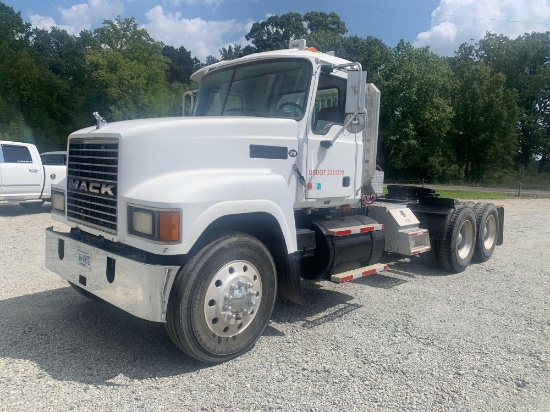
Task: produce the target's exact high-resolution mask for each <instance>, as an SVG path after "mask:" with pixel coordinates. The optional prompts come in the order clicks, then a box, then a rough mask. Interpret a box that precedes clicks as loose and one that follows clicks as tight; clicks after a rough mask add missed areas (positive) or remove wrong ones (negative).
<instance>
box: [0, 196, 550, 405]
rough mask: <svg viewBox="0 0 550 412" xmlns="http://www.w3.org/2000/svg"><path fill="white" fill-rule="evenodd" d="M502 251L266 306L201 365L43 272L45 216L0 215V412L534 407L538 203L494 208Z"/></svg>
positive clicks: (545, 321)
mask: <svg viewBox="0 0 550 412" xmlns="http://www.w3.org/2000/svg"><path fill="white" fill-rule="evenodd" d="M499 204H504V205H505V207H506V226H505V244H504V245H503V246H501V247H499V248H498V249H497V250H496V252H495V254H494V256H493V258H492V259H491V260H490V261H488V262H486V263H484V264H480V265H474V266H471V267H470V268H468V270H466V271H465V272H464V273H461V274H458V275H446V274H444V273H443V272H440V271H438V270H434V269H427V268H426V267H424V266H422V265H421V264H420V263H419V262H418V260H413V261H412V262H408V260H404V261H400V262H397V263H396V264H394V265H392V266H391V270H390V271H388V272H385V274H384V275H383V276H382V275H375V276H372V277H370V278H365V279H362V280H360V281H355V282H351V283H346V284H343V285H336V284H331V283H329V282H318V283H305V284H304V289H305V295H306V300H307V301H308V305H307V306H305V307H301V306H298V305H295V304H292V303H289V302H287V301H284V300H278V301H277V304H276V307H275V311H274V314H273V317H272V322H271V323H270V325H269V326H268V328H267V329H266V332H265V333H264V336H263V337H262V338H261V339H260V340H259V342H258V343H257V345H256V347H255V348H254V349H253V350H252V351H251V352H249V353H248V354H246V355H244V356H241V357H240V358H237V359H236V360H233V361H231V362H227V363H225V364H222V365H218V366H213V367H212V366H204V365H201V364H199V363H197V362H195V361H193V360H191V359H190V358H188V357H186V356H185V355H183V354H182V353H180V352H179V351H178V350H177V349H176V348H175V347H174V346H173V345H172V343H171V342H170V340H169V338H168V336H167V334H166V333H165V331H164V326H163V325H161V324H156V323H151V322H147V321H142V320H139V319H137V318H134V317H132V316H130V315H127V314H125V313H123V312H121V311H118V310H116V309H114V308H112V307H110V306H108V305H106V304H101V303H97V302H93V301H89V300H87V299H86V298H84V297H82V296H80V295H79V294H77V293H76V292H74V291H73V290H72V289H71V288H70V287H68V285H67V284H66V283H65V282H64V281H62V280H61V279H60V278H58V277H57V276H56V275H54V274H53V273H51V272H49V271H48V270H46V269H45V268H44V229H45V228H46V227H47V226H51V225H52V224H53V222H52V221H51V220H50V216H49V212H48V205H45V206H43V207H42V209H41V211H40V212H38V213H31V212H29V211H27V210H25V209H23V208H22V207H20V206H19V205H0V242H1V243H0V410H2V411H34V410H40V411H48V410H53V411H64V410H79V411H80V410H82V411H87V410H90V411H99V410H101V411H103V410H105V411H142V410H145V411H149V410H151V411H162V410H180V411H183V410H319V411H329V410H330V411H332V410H344V409H346V410H361V411H363V410H369V411H387V410H396V411H409V410H424V411H433V410H438V411H439V410H452V411H472V410H474V411H549V410H550V366H549V362H550V345H549V341H548V339H549V336H550V294H549V291H550V236H548V235H547V234H545V232H544V230H545V228H547V227H548V224H549V223H550V199H537V200H505V201H499Z"/></svg>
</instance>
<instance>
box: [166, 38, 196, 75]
mask: <svg viewBox="0 0 550 412" xmlns="http://www.w3.org/2000/svg"><path fill="white" fill-rule="evenodd" d="M162 55H163V56H164V57H166V58H168V59H170V69H169V74H168V82H170V83H175V82H177V83H189V81H190V80H189V78H190V77H191V75H192V74H193V72H194V71H195V70H197V69H198V68H200V62H199V60H198V59H197V58H196V57H193V58H192V57H191V52H190V51H188V50H187V49H186V48H185V47H183V46H181V47H179V48H177V49H176V48H174V47H173V46H164V47H163V48H162Z"/></svg>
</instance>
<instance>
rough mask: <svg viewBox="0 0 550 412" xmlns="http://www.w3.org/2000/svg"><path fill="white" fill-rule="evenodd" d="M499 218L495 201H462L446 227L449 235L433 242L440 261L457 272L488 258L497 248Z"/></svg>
mask: <svg viewBox="0 0 550 412" xmlns="http://www.w3.org/2000/svg"><path fill="white" fill-rule="evenodd" d="M498 229H499V220H498V213H497V209H496V207H495V205H494V204H492V203H474V202H463V203H459V204H458V205H457V207H456V208H455V209H454V210H453V211H452V213H451V216H450V218H449V220H448V224H447V227H446V229H445V231H446V232H445V235H446V236H445V239H444V240H439V241H433V242H432V250H433V253H434V255H435V256H436V257H437V261H438V262H439V264H440V265H441V267H443V268H444V269H445V270H447V271H449V272H453V273H458V272H462V271H464V270H465V269H466V268H467V267H468V265H469V264H470V262H471V261H474V262H485V261H487V260H489V258H490V257H491V255H492V254H493V252H494V250H495V246H496V244H497V238H498Z"/></svg>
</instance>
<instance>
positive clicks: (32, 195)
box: [0, 141, 67, 206]
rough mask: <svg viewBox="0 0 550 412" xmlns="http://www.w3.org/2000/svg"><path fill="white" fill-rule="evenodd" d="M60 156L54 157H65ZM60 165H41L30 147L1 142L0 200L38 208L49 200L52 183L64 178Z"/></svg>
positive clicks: (64, 174)
mask: <svg viewBox="0 0 550 412" xmlns="http://www.w3.org/2000/svg"><path fill="white" fill-rule="evenodd" d="M55 153H56V154H57V152H55ZM63 156H64V155H63V154H61V153H59V154H58V156H57V157H58V158H59V159H64V158H66V157H63ZM48 163H56V164H48ZM63 163H64V162H63V161H60V162H50V161H48V162H43V161H42V159H41V155H39V153H38V149H37V148H36V146H35V145H33V144H30V143H20V142H8V141H0V201H7V202H17V203H20V204H22V205H34V206H35V205H41V204H42V203H43V202H44V201H45V200H49V199H50V197H51V187H52V183H58V182H60V181H61V180H63V179H65V177H66V176H67V166H66V165H65V164H63Z"/></svg>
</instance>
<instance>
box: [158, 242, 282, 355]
mask: <svg viewBox="0 0 550 412" xmlns="http://www.w3.org/2000/svg"><path fill="white" fill-rule="evenodd" d="M276 295H277V276H276V270H275V263H274V262H273V258H272V257H271V255H270V253H269V250H268V249H267V248H266V247H265V245H264V244H263V243H262V242H260V241H259V240H258V239H256V238H254V237H252V236H249V235H246V234H243V233H236V232H233V233H229V234H226V235H223V236H220V237H218V238H217V239H215V240H213V241H212V242H210V243H208V244H207V245H206V246H204V247H203V248H202V249H201V250H200V251H199V252H198V253H197V254H196V255H194V256H193V257H192V258H191V260H189V262H187V263H186V264H185V265H184V266H183V268H182V269H181V270H180V271H179V273H178V275H177V277H176V280H175V281H174V286H173V287H172V291H171V294H170V301H169V303H168V310H167V321H166V329H167V331H168V335H169V336H170V338H171V339H172V341H173V342H174V343H175V344H176V346H178V347H179V348H180V349H181V350H183V351H184V352H185V353H186V354H188V355H189V356H191V357H193V358H195V359H197V360H199V361H202V362H207V363H221V362H224V361H227V360H230V359H233V358H235V357H237V356H239V355H241V354H243V353H245V352H247V351H248V350H250V349H251V348H252V347H253V346H254V344H255V343H256V341H257V340H258V339H259V337H260V336H261V334H262V332H263V330H264V329H265V327H266V326H267V323H268V321H269V318H270V317H271V313H272V311H273V306H274V304H275V298H276Z"/></svg>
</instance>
